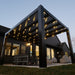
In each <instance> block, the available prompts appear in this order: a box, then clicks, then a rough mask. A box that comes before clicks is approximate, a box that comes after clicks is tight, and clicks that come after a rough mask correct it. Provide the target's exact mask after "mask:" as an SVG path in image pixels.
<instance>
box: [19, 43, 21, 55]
mask: <svg viewBox="0 0 75 75" xmlns="http://www.w3.org/2000/svg"><path fill="white" fill-rule="evenodd" d="M20 54H21V44H20V47H19V55H20Z"/></svg>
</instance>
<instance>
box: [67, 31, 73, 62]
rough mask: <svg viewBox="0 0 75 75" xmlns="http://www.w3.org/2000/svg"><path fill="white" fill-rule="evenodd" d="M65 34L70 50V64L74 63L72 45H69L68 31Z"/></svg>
mask: <svg viewBox="0 0 75 75" xmlns="http://www.w3.org/2000/svg"><path fill="white" fill-rule="evenodd" d="M66 34H67V39H68V44H69V50H70V55H71V60H72V63H74V57H73V48H72V44H71V38H70V33H69V30H68V31H66Z"/></svg>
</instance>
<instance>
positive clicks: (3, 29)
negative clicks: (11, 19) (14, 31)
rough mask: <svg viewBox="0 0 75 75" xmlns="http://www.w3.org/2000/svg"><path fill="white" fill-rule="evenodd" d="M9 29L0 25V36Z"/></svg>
mask: <svg viewBox="0 0 75 75" xmlns="http://www.w3.org/2000/svg"><path fill="white" fill-rule="evenodd" d="M8 30H10V28H7V27H4V26H2V25H0V35H4V34H5V33H6V32H7V31H8Z"/></svg>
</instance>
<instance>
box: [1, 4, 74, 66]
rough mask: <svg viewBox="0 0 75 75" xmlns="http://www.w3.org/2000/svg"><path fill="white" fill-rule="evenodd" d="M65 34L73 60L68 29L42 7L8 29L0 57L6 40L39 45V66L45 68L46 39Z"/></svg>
mask: <svg viewBox="0 0 75 75" xmlns="http://www.w3.org/2000/svg"><path fill="white" fill-rule="evenodd" d="M62 32H66V34H67V39H68V44H69V50H70V55H71V58H72V63H73V62H74V60H73V50H72V45H71V39H70V34H69V29H68V28H67V27H66V26H65V25H64V24H62V23H61V22H60V21H59V20H58V19H57V18H56V17H54V16H53V15H52V14H51V13H49V12H48V11H47V10H46V9H45V8H44V7H43V6H42V5H40V6H39V7H38V8H37V9H35V10H34V11H33V12H32V13H30V14H29V15H28V16H27V17H26V18H24V19H23V20H22V21H21V22H19V23H18V24H17V25H16V26H15V27H14V28H12V29H10V30H9V31H8V32H7V33H6V34H5V38H4V43H3V51H2V57H3V55H4V45H5V42H6V39H7V38H13V39H15V40H19V41H24V42H29V43H35V44H36V45H39V66H40V67H46V66H47V62H46V44H45V40H46V39H47V38H48V37H54V36H56V35H57V34H59V33H62Z"/></svg>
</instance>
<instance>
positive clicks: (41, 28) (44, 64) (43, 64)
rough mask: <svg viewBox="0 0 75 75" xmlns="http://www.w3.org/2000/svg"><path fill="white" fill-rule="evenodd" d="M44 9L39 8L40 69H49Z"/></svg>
mask: <svg viewBox="0 0 75 75" xmlns="http://www.w3.org/2000/svg"><path fill="white" fill-rule="evenodd" d="M43 18H44V16H43V7H42V6H41V5H40V6H39V8H38V29H39V32H38V34H39V38H40V39H39V42H40V43H39V67H40V68H44V67H47V61H46V44H45V39H44V36H45V33H44V20H43Z"/></svg>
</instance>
